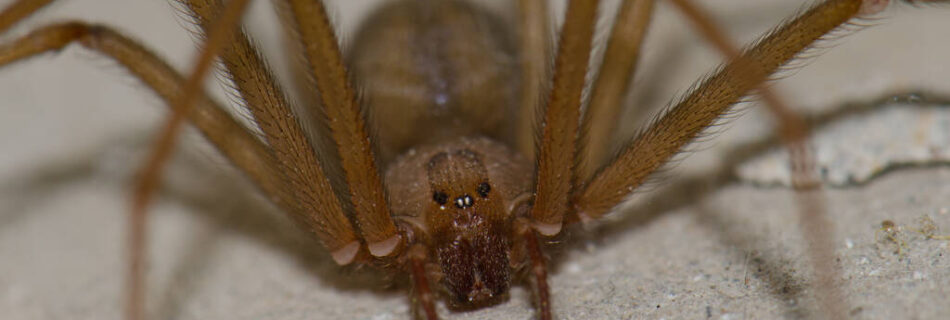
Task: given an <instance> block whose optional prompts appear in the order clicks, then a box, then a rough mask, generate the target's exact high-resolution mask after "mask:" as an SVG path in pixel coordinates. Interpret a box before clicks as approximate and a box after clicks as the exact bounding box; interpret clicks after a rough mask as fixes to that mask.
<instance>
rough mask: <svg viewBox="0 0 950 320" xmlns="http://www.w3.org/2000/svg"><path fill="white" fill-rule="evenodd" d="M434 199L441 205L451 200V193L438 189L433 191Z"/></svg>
mask: <svg viewBox="0 0 950 320" xmlns="http://www.w3.org/2000/svg"><path fill="white" fill-rule="evenodd" d="M432 200H435V202H436V203H438V204H439V205H445V204H446V203H447V202H449V195H447V194H445V192H442V191H436V192H433V193H432Z"/></svg>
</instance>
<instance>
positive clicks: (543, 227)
mask: <svg viewBox="0 0 950 320" xmlns="http://www.w3.org/2000/svg"><path fill="white" fill-rule="evenodd" d="M531 226H532V227H534V230H537V231H538V233H540V234H542V235H544V236H548V237H550V236H553V235H557V234H558V233H560V232H561V228H562V227H563V226H564V223H562V222H558V223H544V222H534V223H532V224H531Z"/></svg>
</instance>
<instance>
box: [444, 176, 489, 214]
mask: <svg viewBox="0 0 950 320" xmlns="http://www.w3.org/2000/svg"><path fill="white" fill-rule="evenodd" d="M475 192H478V195H479V196H481V197H482V198H487V197H488V193H489V192H491V185H489V184H488V182H482V183H479V184H478V187H476V188H475ZM432 200H433V201H435V202H436V203H438V204H439V205H445V204H446V203H448V202H449V195H447V194H445V192H442V191H436V192H433V193H432ZM457 200H458V201H456V202H457V203H456V206H457V207H459V208H465V207H471V206H472V204H473V203H474V202H473V201H472V198H471V197H470V196H468V195H463V196H462V197H459V199H457Z"/></svg>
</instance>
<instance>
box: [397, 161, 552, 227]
mask: <svg viewBox="0 0 950 320" xmlns="http://www.w3.org/2000/svg"><path fill="white" fill-rule="evenodd" d="M447 154H448V155H447V156H448V157H455V156H457V157H460V158H458V159H462V160H461V161H459V162H461V163H463V164H466V163H468V164H471V163H472V162H473V161H474V160H472V159H477V155H474V156H473V155H472V154H470V153H466V152H456V153H451V152H449V153H447ZM466 159H468V160H466ZM466 161H467V162H466ZM440 163H442V162H438V161H436V162H433V161H431V159H430V161H429V162H428V164H429V166H431V167H437V166H439V165H440ZM453 163H454V162H453ZM490 186H491V185H489V188H487V189H488V190H487V191H484V192H483V190H485V189H486V188H484V187H483V185H482V184H481V183H479V184H475V185H474V187H473V188H472V190H469V191H471V192H469V193H474V194H479V195H481V194H482V193H485V194H488V193H490V192H492V190H493V189H492V188H491V187H490ZM494 189H495V190H494V191H498V190H497V188H494ZM426 195H427V196H429V194H428V193H427V194H426ZM390 196H392V194H390ZM431 198H432V200H434V201H436V202H439V203H440V204H441V202H443V201H440V200H439V199H443V197H441V196H440V195H439V194H438V192H434V193H432V194H431ZM466 199H467V198H465V197H463V196H459V197H455V199H454V200H455V201H460V202H458V206H460V207H466V206H471V202H469V201H471V199H469V200H466ZM444 200H446V201H445V202H448V200H449V199H444ZM474 200H475V201H477V200H478V199H474ZM542 229H543V228H542Z"/></svg>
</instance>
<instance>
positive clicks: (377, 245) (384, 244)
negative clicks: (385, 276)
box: [366, 234, 402, 257]
mask: <svg viewBox="0 0 950 320" xmlns="http://www.w3.org/2000/svg"><path fill="white" fill-rule="evenodd" d="M401 242H402V237H401V236H399V234H395V235H393V236H392V237H389V238H387V239H386V240H383V241H377V242H373V243H369V244H367V245H366V247H367V248H368V249H369V253H370V254H372V255H373V256H374V257H385V256H388V255H389V254H390V253H392V252H393V251H394V250H396V247H397V246H399V243H401Z"/></svg>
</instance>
